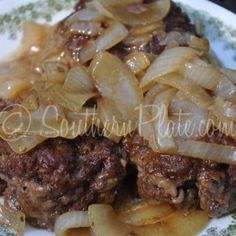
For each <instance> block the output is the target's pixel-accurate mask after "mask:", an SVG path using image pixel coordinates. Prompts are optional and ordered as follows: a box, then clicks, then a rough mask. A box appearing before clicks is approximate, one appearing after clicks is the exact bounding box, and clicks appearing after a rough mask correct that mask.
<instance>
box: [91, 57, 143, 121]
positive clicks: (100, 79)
mask: <svg viewBox="0 0 236 236" xmlns="http://www.w3.org/2000/svg"><path fill="white" fill-rule="evenodd" d="M90 71H91V74H92V77H93V78H94V81H95V84H96V87H97V89H98V90H99V92H100V93H101V95H102V96H103V97H104V98H107V99H109V100H112V101H115V102H116V103H117V104H118V105H119V104H120V105H121V106H122V108H123V109H124V110H126V109H127V108H129V109H130V108H131V109H135V108H136V107H138V106H139V105H140V104H141V102H142V99H143V95H142V91H141V89H140V88H139V84H138V80H137V79H136V77H135V76H134V74H133V73H132V72H131V71H130V70H129V69H128V67H127V66H126V65H125V64H124V63H123V62H122V61H121V60H120V59H118V58H117V57H116V56H114V55H112V54H110V53H108V52H101V53H99V54H98V55H96V57H95V58H94V59H93V61H92V63H91V65H90ZM131 117H132V115H131Z"/></svg>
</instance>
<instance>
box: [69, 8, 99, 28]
mask: <svg viewBox="0 0 236 236" xmlns="http://www.w3.org/2000/svg"><path fill="white" fill-rule="evenodd" d="M103 19H104V16H103V15H102V14H101V13H100V12H99V11H97V9H95V8H94V6H93V5H92V4H90V5H89V7H86V8H85V9H82V10H80V11H77V12H75V13H74V14H72V15H71V16H70V17H68V18H67V19H66V21H65V24H66V25H72V24H73V23H77V22H80V21H101V20H103Z"/></svg>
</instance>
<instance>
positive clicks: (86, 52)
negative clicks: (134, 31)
mask: <svg viewBox="0 0 236 236" xmlns="http://www.w3.org/2000/svg"><path fill="white" fill-rule="evenodd" d="M127 35H128V31H127V29H126V28H125V27H124V26H123V25H122V24H121V23H119V22H116V21H110V23H109V26H108V28H107V29H105V30H104V32H103V33H102V34H101V35H100V36H99V37H98V38H97V39H96V40H95V41H89V42H88V43H87V44H86V45H85V46H84V47H83V48H82V50H81V51H80V61H81V63H82V64H83V63H85V62H87V61H89V60H91V59H92V58H93V57H94V56H95V55H96V53H97V52H99V51H103V50H107V49H109V48H111V47H113V46H115V45H116V44H118V43H119V42H121V41H122V40H123V39H125V38H126V36H127Z"/></svg>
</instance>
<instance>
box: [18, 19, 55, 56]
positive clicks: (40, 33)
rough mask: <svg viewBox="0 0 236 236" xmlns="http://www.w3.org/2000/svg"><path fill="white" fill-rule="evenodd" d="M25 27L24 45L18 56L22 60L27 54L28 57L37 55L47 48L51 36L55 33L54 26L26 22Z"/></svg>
mask: <svg viewBox="0 0 236 236" xmlns="http://www.w3.org/2000/svg"><path fill="white" fill-rule="evenodd" d="M23 27H24V29H23V32H24V33H23V38H22V42H23V43H22V47H21V48H20V50H19V51H18V53H17V54H16V58H20V57H22V56H23V55H25V54H27V55H28V56H29V55H34V54H37V53H38V52H39V51H41V50H42V49H43V48H44V47H45V46H46V44H47V42H48V39H49V37H50V35H51V34H52V32H53V31H54V27H52V26H49V25H42V24H38V23H34V22H25V23H24V26H23Z"/></svg>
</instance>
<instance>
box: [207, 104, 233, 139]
mask: <svg viewBox="0 0 236 236" xmlns="http://www.w3.org/2000/svg"><path fill="white" fill-rule="evenodd" d="M209 110H210V118H211V120H212V121H213V123H214V126H215V127H217V129H218V130H220V131H221V132H222V133H223V134H225V135H226V136H229V137H232V138H234V139H235V138H236V124H235V123H234V121H233V120H232V119H229V118H228V117H226V116H225V115H224V114H223V110H222V107H221V108H219V107H218V106H216V105H213V106H211V107H210V108H209Z"/></svg>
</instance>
